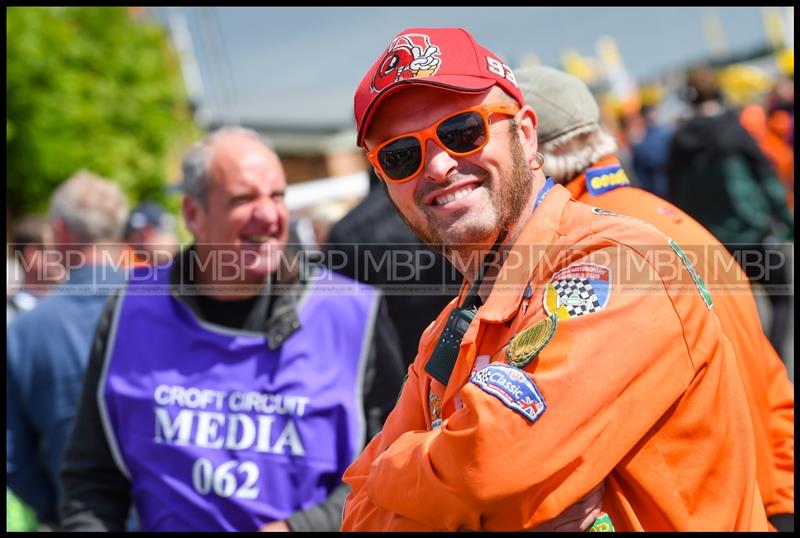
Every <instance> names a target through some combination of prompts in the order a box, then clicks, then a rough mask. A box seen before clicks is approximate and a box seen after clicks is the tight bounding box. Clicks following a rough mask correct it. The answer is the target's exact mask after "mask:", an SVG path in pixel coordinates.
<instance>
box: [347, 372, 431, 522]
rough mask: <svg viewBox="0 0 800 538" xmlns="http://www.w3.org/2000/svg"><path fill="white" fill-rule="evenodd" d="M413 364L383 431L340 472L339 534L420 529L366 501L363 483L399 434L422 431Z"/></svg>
mask: <svg viewBox="0 0 800 538" xmlns="http://www.w3.org/2000/svg"><path fill="white" fill-rule="evenodd" d="M416 364H417V363H416V361H415V362H414V363H412V364H411V366H409V368H408V377H407V378H406V381H405V383H404V384H403V388H402V390H401V391H400V396H399V398H398V400H397V403H396V404H395V407H394V409H393V410H392V412H391V413H390V414H389V416H388V417H387V419H386V422H385V423H384V425H383V429H382V430H381V432H380V433H378V435H376V436H375V437H374V438H373V439H372V440H371V441H370V442H369V444H368V445H367V447H366V448H365V449H364V451H363V452H362V453H361V455H360V456H359V457H358V459H356V461H355V462H353V463H352V464H351V465H350V467H348V468H347V470H346V471H345V473H344V476H343V480H344V482H345V483H346V484H347V485H349V486H350V494H349V495H348V496H347V500H346V501H345V505H344V512H343V516H342V528H341V530H343V531H352V530H375V529H384V528H392V529H396V530H423V529H422V528H421V527H420V526H419V524H418V523H417V522H415V521H412V520H409V519H407V518H404V517H401V516H398V515H397V514H393V513H392V512H388V511H386V510H383V509H381V508H378V507H377V506H376V505H375V504H374V503H373V502H372V501H371V500H370V498H369V495H368V492H367V488H366V487H365V486H366V482H367V477H368V476H369V473H370V468H371V466H372V463H373V461H374V460H375V458H376V457H377V456H379V455H380V454H381V453H382V452H383V451H384V450H386V449H387V448H388V447H389V446H390V445H391V444H392V442H393V441H394V440H395V439H397V437H398V436H399V435H400V434H402V433H403V432H407V431H414V430H425V429H426V427H427V426H426V422H425V415H424V411H423V409H422V408H421V407H420V404H419V376H418V375H417V371H416Z"/></svg>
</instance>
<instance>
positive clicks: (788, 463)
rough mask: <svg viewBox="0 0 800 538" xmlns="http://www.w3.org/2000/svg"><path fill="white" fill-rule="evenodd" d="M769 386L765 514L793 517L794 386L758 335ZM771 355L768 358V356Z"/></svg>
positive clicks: (766, 343) (764, 338) (771, 351)
mask: <svg viewBox="0 0 800 538" xmlns="http://www.w3.org/2000/svg"><path fill="white" fill-rule="evenodd" d="M761 338H762V340H763V347H764V348H765V355H768V356H765V357H764V364H766V365H767V368H768V371H767V376H768V384H769V405H770V413H769V436H770V443H771V448H772V455H773V463H774V466H775V472H774V475H773V476H774V482H773V484H774V486H775V487H774V490H773V492H772V493H773V494H772V496H771V499H770V502H769V503H768V504H767V506H765V507H764V508H765V509H766V512H767V515H768V516H771V515H773V514H794V385H793V384H792V382H791V380H790V379H789V376H788V375H787V373H786V367H785V366H784V365H783V362H782V361H781V359H780V357H778V355H777V353H776V352H775V350H774V348H773V347H772V344H770V343H769V340H767V338H766V336H764V334H763V333H761ZM770 355H771V356H770Z"/></svg>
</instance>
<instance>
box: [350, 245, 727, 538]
mask: <svg viewBox="0 0 800 538" xmlns="http://www.w3.org/2000/svg"><path fill="white" fill-rule="evenodd" d="M604 253H605V255H604ZM620 253H622V256H620ZM621 258H624V259H621ZM583 261H589V262H594V263H601V264H604V265H606V266H608V267H609V268H611V272H612V279H614V280H613V284H612V291H611V296H610V299H609V301H608V303H607V305H606V307H605V309H604V310H602V311H597V312H594V313H591V314H586V315H582V316H579V317H573V318H569V319H564V320H560V321H559V323H558V327H557V330H556V333H555V335H554V336H553V338H552V340H551V341H550V343H549V344H548V345H547V347H546V348H545V349H544V350H543V351H542V352H541V353H540V355H539V356H538V358H537V359H536V360H534V361H533V362H532V363H531V364H529V365H528V366H527V367H526V368H525V370H526V371H527V372H528V374H529V375H530V377H531V379H533V381H534V383H535V384H536V385H537V387H538V389H539V391H540V392H541V394H542V395H543V397H544V400H545V402H546V405H547V408H546V410H545V411H544V413H542V414H541V415H540V416H539V417H538V420H536V421H535V422H531V421H530V420H528V419H527V418H525V417H523V415H522V414H520V413H518V412H516V411H514V410H512V409H510V408H509V407H506V406H505V405H504V404H503V403H501V402H500V400H499V399H498V398H497V397H495V396H493V395H491V394H489V393H487V392H485V391H484V390H482V389H481V388H479V387H478V386H477V385H475V384H473V383H471V382H467V383H466V384H465V386H464V387H463V388H462V390H461V392H460V395H461V399H462V401H463V404H464V406H463V408H461V409H459V410H458V411H456V412H455V413H453V414H452V415H451V416H450V417H449V418H448V419H446V420H445V421H444V422H443V424H442V426H441V427H440V428H437V429H436V430H434V431H432V432H427V431H408V432H407V433H404V434H403V435H400V436H399V437H398V438H397V439H396V440H394V442H390V443H386V444H385V446H386V449H385V450H378V451H375V450H373V451H372V452H371V454H373V455H374V454H376V453H378V454H379V455H378V456H377V457H375V459H374V461H373V460H372V459H370V462H369V463H366V464H365V465H366V466H369V465H371V467H370V468H369V473H368V476H366V490H367V491H368V495H369V498H370V499H371V500H372V501H373V503H374V505H375V506H377V507H379V508H380V509H382V510H385V511H386V512H392V513H396V514H399V515H401V516H403V517H405V518H410V519H412V520H414V521H418V522H420V523H421V524H423V525H425V526H427V527H428V528H433V529H446V530H457V529H459V528H463V529H469V530H480V529H484V530H519V529H529V528H531V527H533V526H535V525H538V524H539V523H541V522H543V521H547V520H549V519H552V518H554V517H556V516H557V515H558V514H560V513H561V512H562V511H563V510H564V509H566V508H567V507H569V506H570V505H572V504H573V503H574V502H576V501H577V500H578V499H579V498H581V497H582V496H583V495H585V494H586V493H587V492H588V491H590V490H591V489H592V488H593V487H594V486H595V485H597V484H598V483H600V482H601V481H602V480H603V479H604V478H605V477H606V475H608V474H609V473H610V472H611V471H612V469H614V468H615V466H617V465H618V464H620V462H621V461H622V460H623V458H624V457H625V456H626V454H628V453H629V452H630V451H631V449H633V448H634V446H636V445H637V443H640V442H641V440H642V439H643V438H644V437H645V436H646V435H647V433H648V431H649V430H651V429H652V428H653V427H654V425H656V424H657V423H659V421H660V420H662V419H663V417H664V415H665V413H667V412H668V411H670V410H671V409H674V408H673V406H674V405H675V404H676V402H678V400H679V399H680V398H681V396H682V395H683V393H684V392H685V391H686V390H687V387H688V386H689V385H690V383H692V380H693V378H694V376H695V371H696V368H699V367H701V366H702V362H703V361H704V360H705V358H707V357H708V356H709V355H711V354H712V353H713V350H710V349H704V350H700V351H697V348H696V346H703V345H707V344H708V340H704V341H703V342H699V341H697V340H695V341H692V342H687V340H686V339H685V335H684V332H683V329H682V320H681V319H679V317H678V315H676V310H679V309H678V308H677V307H676V305H675V304H673V300H672V298H671V297H670V296H669V295H668V294H667V293H666V291H665V289H664V287H663V284H662V281H661V279H660V277H659V275H658V274H657V273H656V272H655V271H654V269H653V268H652V267H651V266H650V265H649V264H647V263H644V264H642V263H641V261H642V258H641V257H639V256H638V255H634V254H632V253H631V251H629V250H628V249H626V248H622V249H616V248H611V249H607V250H601V251H596V252H594V253H592V254H591V255H590V256H589V257H588V258H585V259H584V260H583ZM637 261H638V263H632V262H637ZM623 265H631V266H633V267H638V268H639V269H638V271H639V274H637V275H634V277H633V280H634V281H636V282H639V283H647V284H648V289H647V290H645V291H642V289H641V287H640V286H638V287H637V286H634V288H635V289H630V290H626V289H621V287H622V288H624V285H621V284H620V282H618V281H617V280H616V276H617V275H619V274H620V271H621V270H622V269H621V268H622V267H623ZM628 270H631V269H628ZM633 270H634V271H636V270H637V269H633ZM628 274H630V273H628ZM692 293H694V296H693V297H692V298H691V299H690V301H691V304H692V305H693V306H691V315H692V316H698V317H701V318H703V319H706V318H708V320H711V323H715V322H716V320H715V319H713V318H714V316H713V314H711V313H710V312H709V311H708V309H707V308H706V306H705V304H704V303H703V302H702V300H701V299H700V296H699V294H698V293H697V291H696V290H694V291H693V292H692ZM537 297H538V299H537ZM541 300H542V299H541V292H539V293H538V294H537V295H535V296H534V298H533V300H532V301H531V308H533V307H534V306H536V310H535V311H534V312H533V314H532V315H531V316H530V317H529V318H528V319H529V321H530V322H533V321H537V320H539V319H542V318H543V317H544V316H545V313H544V311H543V309H542V306H541ZM684 308H685V305H684ZM529 313H530V312H529ZM509 336H510V335H509ZM715 342H718V340H716V339H715ZM694 354H697V355H698V358H695V357H694V356H693V355H694ZM693 360H697V361H698V363H697V364H693ZM696 418H697V420H698V421H701V422H702V421H703V420H704V418H703V417H696ZM409 429H412V428H409ZM366 466H362V467H361V473H360V474H361V476H362V477H363V475H364V474H367V473H366V471H367V467H366ZM687 472H688V471H687ZM673 478H675V480H676V481H677V480H680V477H673ZM359 485H360V488H361V489H360V492H361V494H363V483H361V484H359ZM664 487H665V488H666V489H669V487H670V484H665V485H664ZM667 495H668V494H667ZM676 496H677V494H676ZM677 504H682V503H680V499H677ZM384 523H385V524H386V526H384V527H381V528H383V529H392V526H391V521H384Z"/></svg>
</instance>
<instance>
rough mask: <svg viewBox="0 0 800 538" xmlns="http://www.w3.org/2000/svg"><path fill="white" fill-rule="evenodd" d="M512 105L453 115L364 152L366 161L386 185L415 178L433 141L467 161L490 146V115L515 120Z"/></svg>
mask: <svg viewBox="0 0 800 538" xmlns="http://www.w3.org/2000/svg"><path fill="white" fill-rule="evenodd" d="M519 110H520V107H519V105H517V104H513V103H494V104H484V105H478V106H473V107H470V108H466V109H464V110H459V111H458V112H454V113H453V114H450V115H448V116H445V117H444V118H442V119H440V120H439V121H437V122H436V123H434V124H433V125H431V126H429V127H426V128H425V129H421V130H419V131H414V132H411V133H405V134H402V135H400V136H395V137H394V138H390V139H389V140H387V141H386V142H383V143H382V144H379V145H377V146H376V147H375V148H373V149H372V151H369V152H367V159H369V162H370V163H372V166H374V167H375V168H376V169H377V170H379V171H380V172H381V174H382V175H383V177H385V178H386V180H387V181H391V182H393V183H403V182H405V181H408V180H410V179H411V178H413V177H414V176H416V175H417V174H418V173H419V171H420V170H422V166H423V164H424V163H425V144H426V143H427V141H428V140H430V139H433V140H434V141H435V142H436V143H437V144H439V146H440V147H441V148H442V149H443V150H445V151H447V153H449V154H450V155H453V156H454V157H466V156H467V155H472V154H473V153H476V152H478V151H480V150H481V149H483V147H484V146H485V145H486V144H487V143H488V142H489V125H491V119H490V117H489V116H490V114H492V113H497V114H505V115H506V116H514V115H515V114H516V113H517V112H519Z"/></svg>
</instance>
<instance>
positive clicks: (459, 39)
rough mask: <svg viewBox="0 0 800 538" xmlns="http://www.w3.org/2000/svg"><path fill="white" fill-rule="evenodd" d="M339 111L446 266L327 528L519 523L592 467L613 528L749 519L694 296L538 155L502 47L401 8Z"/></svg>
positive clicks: (750, 449) (736, 396)
mask: <svg viewBox="0 0 800 538" xmlns="http://www.w3.org/2000/svg"><path fill="white" fill-rule="evenodd" d="M355 116H356V124H357V128H358V144H359V145H360V146H362V147H364V149H365V150H366V151H367V156H368V158H369V160H370V162H371V163H372V165H373V167H374V168H375V170H376V172H377V173H378V174H379V175H380V176H381V178H382V179H383V180H384V181H385V183H386V189H387V192H388V195H389V197H390V198H391V200H392V202H393V204H394V205H395V207H396V208H397V210H398V211H399V213H400V214H401V215H402V216H403V218H404V220H405V221H406V222H407V223H408V224H409V225H410V226H411V227H412V229H414V231H415V232H416V233H417V234H418V235H420V236H421V237H422V238H423V239H424V240H425V241H427V242H429V243H431V244H433V245H439V246H441V247H442V248H443V250H444V252H445V254H446V255H447V256H448V258H449V259H450V260H451V262H453V264H454V265H455V266H456V267H457V268H458V269H459V270H460V271H461V272H462V274H464V277H465V282H464V286H463V287H462V290H461V293H460V294H459V297H457V298H456V299H455V300H454V301H453V302H452V303H451V304H450V305H449V306H448V307H447V308H446V309H445V311H444V312H442V313H441V314H440V315H439V317H438V318H437V319H436V321H434V323H433V324H432V325H431V326H430V327H429V328H428V329H427V330H426V331H425V332H424V333H423V336H422V339H421V342H420V346H419V354H418V356H417V358H416V360H415V362H414V363H413V364H412V365H411V366H410V367H409V370H408V377H407V380H406V382H405V385H404V387H403V390H402V391H401V394H400V397H399V399H398V402H397V405H396V406H395V409H394V411H393V412H392V413H391V414H390V416H389V418H388V419H387V421H386V423H385V425H384V428H383V430H382V433H380V434H378V435H377V436H376V437H375V438H374V439H373V440H372V441H371V442H370V443H369V445H368V446H367V448H366V449H365V450H364V452H363V453H362V455H361V457H360V458H358V459H357V460H356V461H355V462H354V463H353V464H352V465H351V466H350V467H349V468H348V470H347V471H346V472H345V475H344V481H345V482H346V483H347V484H349V485H350V487H351V488H352V490H351V493H350V495H349V496H348V499H347V501H346V504H345V510H344V518H343V523H342V529H343V530H401V529H412V530H459V529H460V530H518V529H531V528H534V527H536V526H538V525H540V524H541V523H543V522H546V521H548V520H551V519H552V518H554V517H556V516H558V515H559V514H561V513H562V512H563V511H564V510H565V509H566V508H567V507H569V506H570V505H572V504H574V503H575V502H576V501H577V500H579V499H581V498H582V497H583V496H584V495H586V494H587V492H589V491H590V490H592V489H593V488H594V486H596V485H597V484H598V483H600V482H604V484H605V490H604V494H603V509H604V510H605V512H607V515H608V516H609V517H610V519H611V521H612V522H613V525H614V527H615V528H616V529H617V530H766V529H767V520H766V516H765V514H764V508H763V505H762V503H761V495H760V492H759V489H758V485H757V483H756V463H755V443H754V439H753V434H752V432H751V431H750V430H751V426H750V419H749V411H748V408H747V403H746V395H745V392H744V388H743V387H742V382H741V379H740V375H739V371H738V369H737V368H736V363H735V360H734V359H733V357H732V353H733V352H732V348H731V346H730V343H729V342H728V341H727V339H726V338H725V337H724V335H723V333H722V331H721V329H720V326H719V321H718V319H717V317H716V315H715V314H714V313H713V311H712V309H711V308H712V305H713V302H712V298H711V297H710V295H709V294H708V292H707V290H706V289H705V287H704V285H703V284H702V282H701V281H700V280H699V278H697V277H696V274H695V273H694V269H693V267H692V266H691V264H690V263H689V261H688V260H687V259H686V256H685V254H684V253H683V251H682V250H681V249H680V247H679V246H678V245H677V244H675V243H674V242H669V240H668V238H667V237H665V236H664V235H663V234H661V233H660V232H659V231H658V230H656V229H655V228H654V227H652V226H650V225H647V224H645V223H643V222H641V221H639V220H636V219H631V218H628V217H622V216H617V215H608V214H606V212H603V211H596V208H592V207H590V206H588V205H585V204H582V203H580V202H576V201H574V200H571V196H570V193H569V191H568V190H566V189H565V188H563V187H561V186H559V185H555V184H554V183H553V182H552V180H548V179H547V178H546V177H545V176H544V174H543V172H542V170H541V167H542V157H541V155H540V154H538V153H537V139H536V127H537V119H536V114H535V112H534V110H533V109H532V108H531V107H530V106H528V105H526V104H525V101H524V98H523V96H522V94H521V92H520V90H519V88H518V87H517V85H516V82H515V80H514V75H513V73H512V72H511V69H509V67H508V66H507V65H505V64H503V62H502V61H501V60H499V59H498V57H497V56H496V55H494V54H493V53H491V52H489V51H488V50H486V49H484V48H483V47H481V46H480V45H479V44H477V43H476V42H475V40H474V39H473V38H472V36H471V35H470V34H469V33H468V32H466V31H465V30H463V29H458V28H410V29H407V30H405V31H404V32H401V34H399V35H398V36H397V37H396V38H395V39H394V40H393V41H392V42H391V43H390V45H389V47H388V48H387V49H386V51H385V52H384V53H383V54H382V55H381V56H380V57H379V58H378V59H377V61H376V62H375V63H374V64H373V66H372V67H371V69H370V70H369V71H368V72H367V74H366V76H365V77H364V79H363V80H362V82H361V84H360V86H359V88H358V90H357V91H356V96H355ZM712 411H713V412H712Z"/></svg>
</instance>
